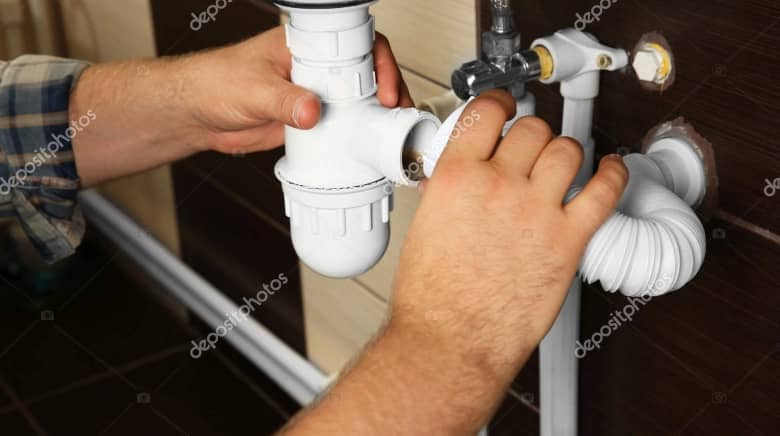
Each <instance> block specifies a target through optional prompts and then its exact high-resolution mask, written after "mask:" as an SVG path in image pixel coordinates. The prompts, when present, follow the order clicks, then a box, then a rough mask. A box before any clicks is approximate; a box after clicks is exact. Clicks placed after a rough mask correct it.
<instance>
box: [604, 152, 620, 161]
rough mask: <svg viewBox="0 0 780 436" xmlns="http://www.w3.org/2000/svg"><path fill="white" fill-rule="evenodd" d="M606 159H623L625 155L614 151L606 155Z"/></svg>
mask: <svg viewBox="0 0 780 436" xmlns="http://www.w3.org/2000/svg"><path fill="white" fill-rule="evenodd" d="M604 159H613V160H623V156H621V155H619V154H617V153H612V154H609V155H607V156H604Z"/></svg>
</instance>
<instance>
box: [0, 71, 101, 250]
mask: <svg viewBox="0 0 780 436" xmlns="http://www.w3.org/2000/svg"><path fill="white" fill-rule="evenodd" d="M87 66H88V64H87V63H84V62H80V61H74V60H68V59H60V58H54V57H49V56H21V57H19V58H17V59H14V60H13V61H11V62H1V61H0V216H15V217H17V218H18V219H19V221H20V222H21V225H22V227H23V228H24V230H25V232H26V233H27V235H28V236H29V238H30V240H31V241H32V243H33V244H34V245H35V246H36V248H37V249H38V250H39V252H40V253H41V255H42V256H43V257H44V258H45V259H46V260H47V261H48V262H55V261H57V260H60V259H62V258H65V257H67V256H70V255H72V254H73V253H74V252H75V250H76V248H77V247H78V245H79V244H80V243H81V239H82V238H83V236H84V227H85V226H84V218H83V216H82V215H81V211H80V210H79V208H78V205H77V203H76V195H77V194H78V191H79V188H80V183H79V177H78V171H77V169H76V162H75V160H74V157H73V150H72V140H73V138H74V137H75V136H77V135H78V133H79V132H81V131H83V130H84V129H85V128H87V127H88V124H89V123H90V122H91V121H93V120H94V119H95V114H94V113H93V112H91V111H90V112H89V113H86V114H83V116H81V117H80V118H79V119H78V120H72V121H71V120H69V115H68V105H69V101H70V93H71V90H72V88H73V85H74V84H75V83H76V81H77V80H78V78H79V76H80V75H81V73H82V71H83V70H84V69H85V68H86V67H87Z"/></svg>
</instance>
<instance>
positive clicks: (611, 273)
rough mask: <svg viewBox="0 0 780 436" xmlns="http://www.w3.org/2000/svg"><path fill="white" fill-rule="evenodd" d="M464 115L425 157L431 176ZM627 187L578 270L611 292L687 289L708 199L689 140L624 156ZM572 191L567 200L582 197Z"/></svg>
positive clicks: (453, 119) (699, 252)
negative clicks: (700, 211)
mask: <svg viewBox="0 0 780 436" xmlns="http://www.w3.org/2000/svg"><path fill="white" fill-rule="evenodd" d="M464 108H465V106H464V107H461V108H460V109H458V110H457V111H455V112H453V113H452V115H450V117H449V118H448V119H447V120H445V121H444V124H443V125H442V128H441V129H440V130H439V132H438V133H437V134H436V137H435V139H434V141H432V142H431V144H430V146H429V147H427V148H425V149H423V150H422V151H421V153H422V155H423V162H424V170H425V174H426V176H428V177H430V176H432V174H433V172H434V170H435V167H436V164H437V162H438V159H439V157H440V155H441V153H442V152H443V151H444V149H445V148H446V145H447V142H448V138H449V137H450V135H451V134H452V132H453V131H454V130H455V129H456V128H457V127H456V126H457V123H458V120H459V119H460V117H461V115H463V111H464ZM624 161H625V164H626V166H627V167H628V171H629V183H628V187H627V188H626V191H625V193H624V194H623V197H622V199H621V201H620V204H619V205H618V207H617V210H616V211H615V214H614V215H613V216H612V217H611V218H610V219H609V220H608V221H607V222H606V223H605V224H604V225H603V226H602V227H601V228H600V229H599V231H598V232H597V233H596V234H595V236H594V237H593V238H592V239H591V241H590V243H589V244H588V247H587V249H586V252H585V255H584V257H583V260H582V263H581V265H580V275H581V277H582V278H583V279H584V280H585V281H587V282H588V283H595V282H601V284H602V286H603V288H604V289H605V290H607V291H610V292H615V291H617V290H620V291H621V292H622V293H623V294H625V295H627V296H639V295H650V296H659V295H663V294H666V293H668V292H671V291H674V290H678V289H680V288H682V287H683V286H685V285H686V284H688V283H689V282H690V281H691V280H692V279H693V278H694V277H695V276H696V274H697V273H698V272H699V270H700V269H701V266H702V263H703V261H704V255H705V252H706V239H705V233H704V227H703V226H702V224H701V221H700V220H699V218H698V217H697V216H696V214H695V213H694V211H693V209H692V207H695V206H698V204H699V203H700V202H701V201H702V199H703V198H704V194H705V192H706V185H707V182H706V176H705V170H704V164H703V163H702V160H701V158H700V157H699V156H698V154H697V152H696V151H695V148H694V147H693V146H692V145H691V144H690V143H688V142H687V140H686V139H685V138H682V137H676V136H670V135H661V136H658V137H656V138H654V140H653V141H652V144H651V145H650V146H649V148H648V150H647V154H632V155H629V156H626V157H625V159H624ZM579 191H580V188H573V189H572V192H571V194H570V195H569V199H571V198H573V197H574V196H576V194H577V193H579Z"/></svg>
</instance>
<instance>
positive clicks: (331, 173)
mask: <svg viewBox="0 0 780 436" xmlns="http://www.w3.org/2000/svg"><path fill="white" fill-rule="evenodd" d="M372 3H373V2H371V1H363V2H360V1H346V2H333V1H330V2H328V1H325V2H322V1H313V0H309V1H306V0H302V1H295V2H278V4H279V6H280V7H282V8H283V9H285V10H286V11H287V12H289V14H290V21H289V23H288V24H287V27H286V33H287V45H288V47H289V49H290V51H291V53H292V55H293V65H292V81H293V82H294V83H296V84H298V85H299V86H302V87H304V88H306V89H309V90H311V91H312V92H314V93H316V94H317V95H318V96H319V97H320V98H321V100H322V116H321V119H320V121H319V123H318V124H317V126H315V127H314V128H313V129H311V130H301V129H296V128H293V127H287V128H286V130H285V137H286V138H285V144H286V156H285V157H284V158H282V159H281V160H280V161H279V162H278V163H277V165H276V169H275V173H276V177H277V178H278V179H279V181H280V182H281V183H282V189H283V192H284V204H285V212H286V214H287V216H288V217H289V218H290V228H291V229H290V231H291V236H292V241H293V245H294V247H295V250H296V252H297V254H298V256H299V258H300V259H301V260H302V261H303V262H304V263H305V264H306V265H308V266H309V267H310V268H312V269H313V270H315V271H317V272H319V273H320V274H323V275H326V276H329V277H335V278H347V277H354V276H357V275H360V274H362V273H364V272H366V271H368V270H369V269H370V268H371V267H373V266H374V265H375V264H376V263H377V262H378V261H379V259H381V257H382V255H383V254H384V252H385V250H386V248H387V245H388V242H389V238H390V212H391V210H392V207H393V192H394V184H402V185H412V186H413V185H415V184H416V182H415V181H414V180H412V178H411V177H410V173H411V172H413V170H411V171H410V169H409V168H404V160H403V156H404V153H405V152H408V151H410V150H412V149H414V148H416V147H417V146H418V145H417V144H424V143H427V142H429V141H430V140H431V138H433V136H434V134H435V133H436V131H437V129H438V128H439V126H440V124H441V123H440V122H439V120H438V119H437V118H436V117H435V116H434V115H432V114H430V113H427V112H422V111H418V110H416V109H388V108H385V107H384V106H382V105H381V104H380V103H379V101H378V100H377V98H376V91H377V84H376V76H375V71H374V59H373V54H372V52H373V47H374V35H375V31H374V18H373V17H372V16H371V15H370V14H369V11H368V7H369V6H370V4H372Z"/></svg>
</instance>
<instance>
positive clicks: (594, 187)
mask: <svg viewBox="0 0 780 436" xmlns="http://www.w3.org/2000/svg"><path fill="white" fill-rule="evenodd" d="M514 107H515V106H514V101H513V100H512V98H511V97H510V96H509V95H508V94H506V93H503V92H498V91H496V92H490V93H486V94H485V95H484V96H483V97H480V98H478V99H476V100H474V101H473V102H472V103H471V104H470V107H467V108H466V110H465V111H464V115H463V117H472V120H463V118H462V119H461V123H460V125H461V126H472V124H473V126H472V127H469V128H466V127H463V128H461V134H460V135H459V137H457V139H451V141H450V144H449V146H448V148H447V149H446V151H445V153H444V154H443V155H442V157H441V160H440V161H439V164H438V167H437V168H436V171H435V172H434V174H433V177H432V179H431V180H430V181H428V182H427V186H426V188H425V192H424V197H423V200H422V204H421V206H420V209H419V211H418V212H417V215H416V217H415V219H414V222H413V224H412V228H411V231H410V233H409V235H408V237H407V240H406V245H405V247H404V249H403V253H402V256H401V264H400V267H399V269H398V272H397V275H396V283H395V297H394V302H393V312H392V318H391V321H390V330H393V329H394V327H399V328H398V329H396V330H401V331H411V332H413V334H412V335H411V336H410V337H418V338H422V337H428V338H430V341H429V343H430V344H442V345H441V346H440V348H443V349H446V350H453V351H454V350H458V351H456V353H455V354H459V355H460V358H462V359H465V360H466V361H467V362H471V363H472V364H475V365H477V367H478V368H481V369H480V370H481V371H487V372H489V373H491V374H492V375H493V376H494V377H498V380H501V378H502V377H505V378H508V380H511V378H512V377H513V376H514V374H515V373H516V371H518V370H519V369H520V367H521V365H522V364H523V361H524V360H525V359H526V358H527V356H528V354H529V353H530V352H531V351H532V350H533V349H534V348H535V347H536V346H537V345H538V343H539V342H540V341H541V339H542V338H543V336H544V335H545V334H546V332H547V331H548V330H549V329H550V327H551V326H552V323H553V321H554V320H555V318H556V316H557V314H558V312H559V310H560V308H561V305H562V303H563V301H564V297H565V295H566V290H567V289H568V288H569V284H570V283H571V281H572V279H573V277H574V275H575V272H576V270H577V267H578V263H579V260H580V258H581V256H582V254H583V252H584V249H585V246H586V245H587V242H588V241H589V240H590V238H591V237H592V236H593V234H594V233H595V231H596V230H597V229H598V228H599V227H600V226H601V225H602V223H604V221H605V220H606V219H607V218H608V217H609V215H611V213H612V212H613V210H614V208H615V206H616V204H617V202H618V200H619V198H620V196H621V195H622V192H623V190H624V189H625V185H626V182H627V177H628V176H627V171H626V168H625V166H624V165H623V163H622V160H621V159H620V158H619V157H616V156H608V157H606V158H604V159H603V160H602V161H601V165H600V168H599V171H598V173H597V174H596V175H595V177H594V178H593V179H592V181H591V182H590V183H589V184H588V185H587V187H586V188H585V189H584V191H583V192H582V193H581V194H580V195H579V196H578V197H576V198H575V199H574V200H573V201H572V202H571V203H569V204H568V205H566V206H564V205H562V204H563V200H564V197H565V195H566V193H567V191H568V190H569V187H570V185H571V183H573V181H574V178H575V175H576V173H577V171H578V169H579V168H580V165H581V163H582V151H581V148H580V146H579V145H578V144H577V143H576V142H575V141H574V140H571V139H568V138H557V139H555V138H554V137H553V134H552V132H551V131H550V128H549V127H548V125H547V124H546V123H545V122H544V121H542V120H540V119H538V118H530V117H529V118H525V119H522V120H521V121H519V122H518V123H517V124H515V126H514V127H513V128H512V130H511V131H510V133H509V134H508V135H507V136H506V137H505V138H504V139H500V135H501V130H502V127H503V125H504V123H505V122H506V120H508V119H510V118H511V117H512V116H513V112H514ZM472 122H473V123H472ZM431 346H435V345H431ZM440 351H441V352H443V353H445V354H446V353H447V352H446V351H444V350H440ZM573 352H574V350H572V353H573ZM453 364H456V363H454V362H453Z"/></svg>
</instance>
